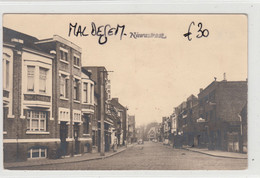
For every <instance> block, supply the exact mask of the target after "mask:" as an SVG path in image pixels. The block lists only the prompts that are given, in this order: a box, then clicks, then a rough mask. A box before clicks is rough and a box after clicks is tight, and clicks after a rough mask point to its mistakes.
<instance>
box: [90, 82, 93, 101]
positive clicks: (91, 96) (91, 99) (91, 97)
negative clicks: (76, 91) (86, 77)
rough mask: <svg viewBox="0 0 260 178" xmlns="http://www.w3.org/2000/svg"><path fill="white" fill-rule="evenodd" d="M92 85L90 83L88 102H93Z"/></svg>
mask: <svg viewBox="0 0 260 178" xmlns="http://www.w3.org/2000/svg"><path fill="white" fill-rule="evenodd" d="M92 93H93V85H92V84H91V85H90V103H93V94H92Z"/></svg>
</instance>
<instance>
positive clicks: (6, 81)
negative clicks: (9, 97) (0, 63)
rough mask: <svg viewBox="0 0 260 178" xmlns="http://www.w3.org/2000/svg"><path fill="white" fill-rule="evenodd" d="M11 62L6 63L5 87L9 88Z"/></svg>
mask: <svg viewBox="0 0 260 178" xmlns="http://www.w3.org/2000/svg"><path fill="white" fill-rule="evenodd" d="M9 73H10V62H9V61H5V87H6V88H9V76H10V74H9Z"/></svg>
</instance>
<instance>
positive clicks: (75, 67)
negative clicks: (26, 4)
mask: <svg viewBox="0 0 260 178" xmlns="http://www.w3.org/2000/svg"><path fill="white" fill-rule="evenodd" d="M3 33H4V34H3V40H4V42H3V116H4V117H3V123H4V129H3V130H4V139H3V143H4V160H5V161H7V162H8V161H20V160H26V159H34V158H58V157H61V156H72V155H75V154H82V153H85V152H90V151H91V149H92V129H91V121H92V119H93V116H94V82H93V81H92V80H91V79H90V72H88V71H86V70H84V69H82V68H81V65H82V62H81V60H82V59H81V48H80V47H78V46H77V45H75V44H73V43H71V42H70V41H68V40H66V39H64V38H62V37H60V36H57V35H54V36H53V37H52V38H49V39H44V40H38V39H37V38H35V37H32V36H30V35H26V34H23V33H20V32H17V31H14V30H11V29H8V28H3Z"/></svg>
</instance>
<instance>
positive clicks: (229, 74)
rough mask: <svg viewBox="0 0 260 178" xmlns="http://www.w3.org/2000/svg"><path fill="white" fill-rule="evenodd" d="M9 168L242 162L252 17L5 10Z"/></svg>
mask: <svg viewBox="0 0 260 178" xmlns="http://www.w3.org/2000/svg"><path fill="white" fill-rule="evenodd" d="M2 33H3V34H2V35H3V41H2V44H3V45H2V66H3V68H2V75H3V80H2V85H3V88H2V90H3V101H2V102H3V108H2V111H3V120H2V122H3V155H4V156H3V165H4V169H10V170H14V169H15V170H244V169H247V167H248V155H247V153H248V141H247V140H248V129H247V128H248V127H247V124H248V122H247V120H248V117H247V105H248V104H247V103H248V99H247V98H248V97H247V96H248V95H247V91H248V79H247V78H248V75H247V73H248V71H247V68H248V66H247V63H248V17H247V15H244V14H189V15H188V14H186V15H185V14H19V13H18V14H4V15H3V28H2Z"/></svg>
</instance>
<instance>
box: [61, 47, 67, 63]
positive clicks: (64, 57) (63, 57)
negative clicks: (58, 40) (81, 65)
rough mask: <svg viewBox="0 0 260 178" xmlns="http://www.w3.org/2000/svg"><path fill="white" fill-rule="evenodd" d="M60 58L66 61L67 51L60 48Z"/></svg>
mask: <svg viewBox="0 0 260 178" xmlns="http://www.w3.org/2000/svg"><path fill="white" fill-rule="evenodd" d="M60 59H61V60H64V61H68V53H67V52H65V51H62V50H60Z"/></svg>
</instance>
